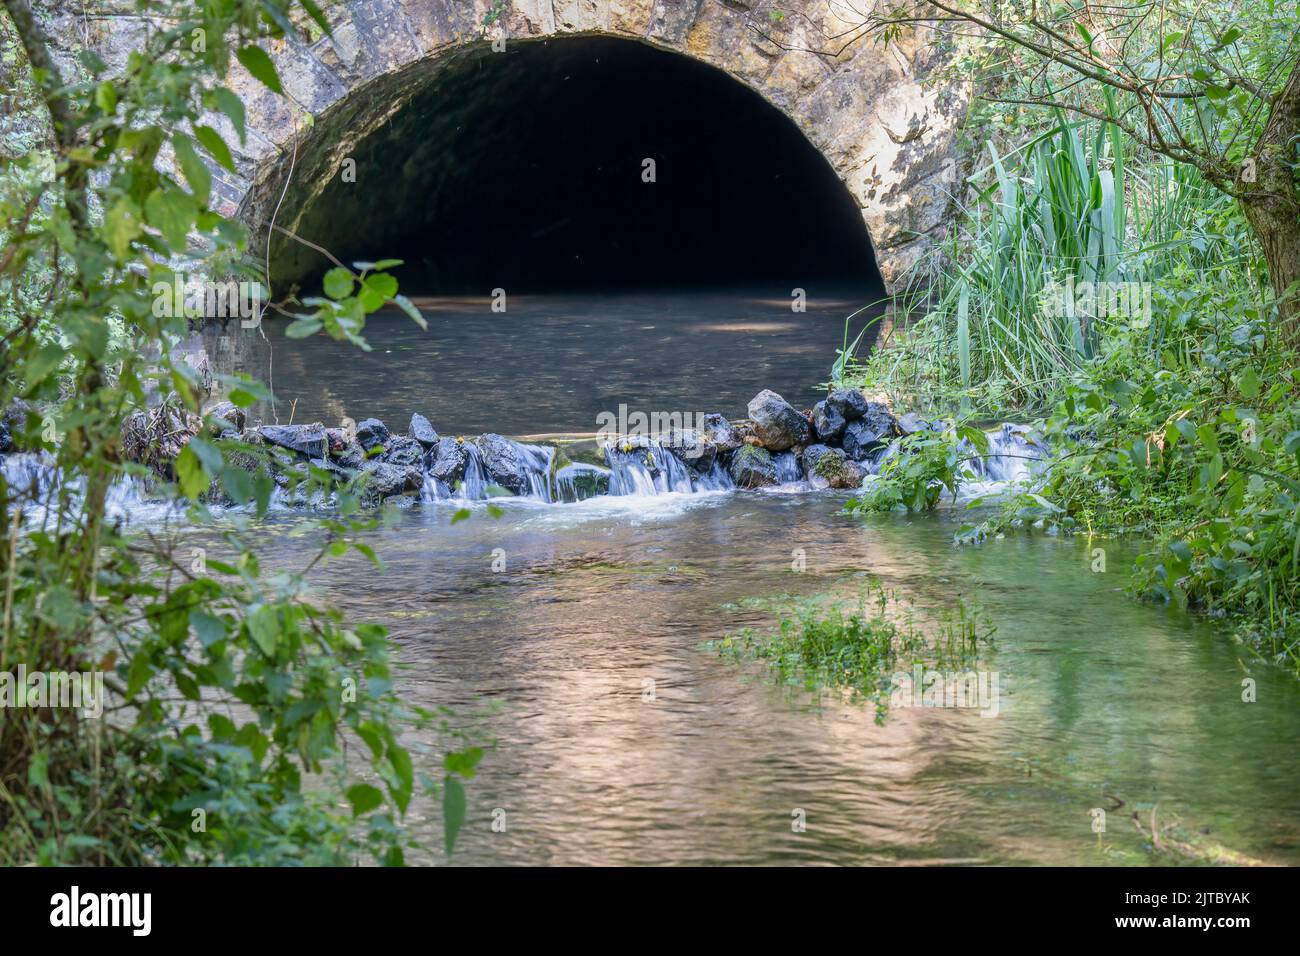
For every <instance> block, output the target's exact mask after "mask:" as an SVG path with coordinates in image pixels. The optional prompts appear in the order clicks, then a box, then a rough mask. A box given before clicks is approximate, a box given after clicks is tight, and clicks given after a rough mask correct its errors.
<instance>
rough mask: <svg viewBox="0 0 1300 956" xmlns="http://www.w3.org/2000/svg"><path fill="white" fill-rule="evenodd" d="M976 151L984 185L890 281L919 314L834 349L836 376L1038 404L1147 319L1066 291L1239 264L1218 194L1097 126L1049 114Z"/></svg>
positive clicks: (983, 405) (999, 402)
mask: <svg viewBox="0 0 1300 956" xmlns="http://www.w3.org/2000/svg"><path fill="white" fill-rule="evenodd" d="M988 149H989V152H990V155H991V157H992V161H991V163H990V165H989V167H987V168H986V169H984V170H980V171H977V172H976V173H975V174H973V176H972V179H973V180H974V181H975V182H983V181H985V180H986V179H987V180H988V184H987V185H986V186H983V187H981V188H980V189H979V190H978V193H977V197H978V198H977V201H976V202H975V203H974V205H973V206H972V208H971V209H969V210H968V212H967V215H966V217H965V218H964V219H963V221H962V223H961V226H960V231H959V232H958V233H957V234H956V235H954V237H953V238H952V239H950V240H949V241H948V242H947V243H945V244H943V245H942V246H940V247H939V248H937V249H936V250H935V252H934V253H933V254H931V255H930V256H929V257H927V258H925V259H923V260H922V261H921V262H920V263H918V265H917V267H916V268H915V269H914V270H913V272H912V273H911V274H910V275H909V277H908V278H907V279H905V280H904V283H903V284H904V286H905V291H904V292H903V294H902V296H903V299H902V301H903V302H904V303H905V304H907V309H906V311H909V312H912V311H915V310H917V309H918V308H919V307H922V306H924V310H923V314H922V315H921V317H920V318H918V319H917V321H916V322H915V323H914V324H912V325H911V326H910V327H909V328H908V329H907V330H906V332H905V333H904V335H905V338H904V341H903V342H902V345H901V347H900V348H896V349H885V350H881V351H878V352H876V353H875V354H873V355H872V356H871V357H870V358H869V360H868V361H867V362H866V363H864V364H854V363H852V362H848V363H845V362H844V359H843V357H841V359H840V366H841V369H837V371H841V370H842V371H841V374H839V375H838V376H837V378H839V379H842V380H843V381H845V382H846V383H848V384H854V385H861V386H864V387H866V388H868V389H870V390H884V391H886V392H887V393H889V394H890V395H891V396H892V397H893V398H894V399H895V401H896V402H898V403H902V404H917V405H921V406H924V407H928V408H940V409H945V410H947V409H953V410H957V409H975V410H978V411H980V412H982V413H984V414H986V415H989V416H993V415H998V414H1001V413H1003V412H1005V411H1007V410H1009V409H1023V408H1044V407H1048V406H1050V403H1051V401H1052V400H1053V397H1054V395H1055V393H1056V389H1057V388H1058V386H1059V383H1060V382H1061V381H1062V379H1063V378H1065V377H1068V376H1069V375H1071V374H1073V373H1074V372H1077V371H1078V370H1079V369H1081V368H1083V367H1084V365H1085V364H1087V363H1088V362H1090V361H1092V360H1093V359H1094V358H1095V357H1096V356H1097V354H1098V352H1099V351H1100V350H1101V349H1102V348H1103V344H1102V343H1103V341H1104V340H1105V339H1106V338H1107V337H1109V336H1111V335H1116V334H1122V333H1124V332H1125V331H1126V330H1128V329H1129V328H1131V327H1135V326H1136V327H1138V328H1142V327H1145V323H1146V322H1147V318H1146V317H1145V316H1143V315H1140V314H1139V315H1133V314H1129V313H1127V312H1126V313H1125V314H1120V315H1111V314H1106V313H1105V310H1103V309H1098V308H1094V307H1091V305H1090V303H1088V302H1087V301H1086V299H1087V297H1086V296H1082V295H1079V294H1077V290H1083V289H1095V288H1099V287H1100V284H1101V283H1117V282H1135V283H1148V282H1149V283H1152V284H1159V283H1162V282H1165V281H1168V280H1169V279H1170V277H1171V276H1173V275H1175V274H1178V273H1180V272H1189V271H1199V272H1204V271H1206V270H1211V269H1212V270H1215V271H1227V270H1236V271H1237V272H1238V273H1240V271H1241V270H1242V269H1243V268H1244V263H1247V262H1249V261H1250V257H1249V256H1248V255H1247V254H1246V253H1245V252H1244V251H1243V249H1244V248H1245V246H1246V239H1245V235H1244V230H1243V228H1242V226H1241V224H1240V222H1239V220H1234V219H1233V218H1232V216H1231V212H1230V210H1231V205H1230V202H1229V201H1228V200H1227V198H1226V197H1224V196H1222V195H1221V194H1219V193H1217V192H1215V191H1214V190H1212V189H1211V188H1210V187H1208V186H1207V185H1206V184H1205V183H1204V182H1203V181H1202V180H1201V179H1200V178H1199V177H1198V176H1197V175H1196V174H1195V172H1194V171H1193V170H1192V169H1191V168H1190V167H1186V166H1179V165H1177V164H1172V163H1164V162H1161V163H1151V164H1148V165H1145V166H1137V165H1135V164H1134V161H1133V159H1132V157H1130V156H1128V155H1127V154H1126V147H1125V144H1124V140H1123V138H1122V137H1120V136H1119V135H1117V130H1116V128H1115V127H1114V126H1112V125H1110V124H1108V123H1104V122H1100V121H1097V122H1079V123H1068V122H1066V120H1065V118H1064V117H1063V115H1061V114H1060V113H1058V114H1057V124H1056V125H1055V126H1054V127H1052V128H1051V129H1049V130H1048V131H1047V132H1045V133H1042V134H1039V135H1036V136H1033V137H1031V138H1029V139H1028V140H1027V141H1026V142H1025V143H1024V144H1023V145H1021V146H1019V147H1018V148H1016V149H1014V150H1013V151H1012V152H1010V153H1009V154H1007V155H1006V156H1003V155H1000V154H999V153H998V151H997V149H996V148H995V146H994V145H993V144H992V143H989V144H988ZM989 177H991V178H989ZM1240 281H1241V280H1240V278H1236V279H1234V282H1240ZM1080 306H1082V308H1081V307H1080ZM845 366H847V367H845Z"/></svg>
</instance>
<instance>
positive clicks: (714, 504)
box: [266, 492, 1300, 864]
mask: <svg viewBox="0 0 1300 956" xmlns="http://www.w3.org/2000/svg"><path fill="white" fill-rule="evenodd" d="M839 504H840V499H839V498H837V497H835V496H833V495H831V494H826V493H820V494H804V495H792V494H783V493H780V492H770V493H759V494H739V493H713V494H704V495H693V496H681V495H670V496H660V497H647V498H626V499H595V500H592V501H587V502H583V503H579V504H575V505H541V504H539V503H533V502H525V501H513V502H508V503H507V504H506V506H505V514H504V516H503V517H501V518H498V519H493V518H491V517H489V516H488V515H487V514H486V512H485V511H483V510H482V509H481V508H480V507H479V506H476V507H475V513H474V516H473V517H472V519H470V520H466V521H461V522H459V523H457V524H455V525H452V524H451V523H450V519H451V513H452V509H451V508H450V507H448V506H442V505H437V506H434V505H426V506H424V507H423V508H413V509H411V510H409V511H407V512H405V513H404V514H403V515H402V518H401V521H400V523H399V524H398V526H396V527H394V528H391V529H387V530H384V531H382V532H376V533H374V535H373V536H372V537H373V541H372V543H374V544H375V546H376V547H377V549H378V550H379V551H380V554H381V555H382V557H383V558H384V560H385V562H386V564H387V570H386V572H385V573H382V574H379V573H374V572H372V571H370V570H369V569H368V567H367V566H366V565H364V564H363V563H362V562H361V560H360V559H355V560H354V559H353V558H346V559H343V560H341V561H339V562H337V563H334V564H330V565H327V566H325V567H324V568H321V569H317V571H316V572H313V575H314V576H313V578H312V580H313V581H314V582H315V583H316V584H317V586H319V587H320V588H321V589H322V590H323V591H324V592H325V593H327V594H328V595H329V597H330V598H331V599H333V600H337V601H339V602H340V603H341V604H342V605H343V606H344V607H345V608H346V610H347V611H348V612H349V613H351V614H352V615H354V616H356V617H360V618H368V619H373V620H378V621H381V622H383V623H385V624H387V625H388V626H389V627H390V628H391V629H392V633H393V635H394V637H395V639H396V641H397V643H398V645H399V646H400V658H401V660H402V661H403V664H404V666H403V669H402V677H401V680H400V684H399V689H400V692H401V693H402V694H403V695H404V696H406V697H407V698H408V699H410V700H413V701H415V702H418V703H420V704H423V705H426V706H429V705H437V704H441V705H447V706H449V707H452V708H453V709H455V711H456V712H457V713H458V714H460V715H470V714H472V713H479V714H480V715H481V716H480V717H479V718H478V720H479V722H478V723H477V724H476V725H475V731H474V732H475V733H476V734H478V735H480V737H481V739H484V740H486V739H488V738H493V739H494V740H495V746H494V747H493V748H492V749H491V750H490V751H489V753H488V754H487V756H486V757H485V758H484V760H483V762H482V764H481V772H480V774H479V776H478V777H477V778H476V779H475V780H473V781H472V782H471V784H470V786H469V795H470V811H469V819H468V821H467V823H466V826H465V829H464V831H463V832H462V835H461V838H460V843H459V845H458V848H457V852H456V854H455V857H454V859H453V862H454V863H458V864H485V863H538V864H540V863H561V864H581V863H600V864H681V863H742V864H761V863H782V862H788V863H838V864H862V863H878V864H886V863H898V864H919V863H926V864H937V863H954V862H971V863H1062V864H1066V863H1068V864H1114V863H1139V864H1140V863H1146V862H1152V861H1154V862H1170V858H1168V857H1159V856H1152V855H1151V854H1150V853H1149V851H1148V849H1147V845H1148V844H1149V837H1144V836H1143V835H1142V834H1141V833H1139V832H1138V829H1137V828H1136V827H1135V825H1134V822H1133V819H1132V814H1133V813H1134V811H1135V810H1136V811H1138V812H1139V813H1140V815H1141V820H1142V823H1143V826H1144V828H1149V823H1150V820H1149V817H1150V813H1151V809H1152V807H1153V805H1157V804H1158V815H1159V820H1160V822H1161V823H1162V824H1163V823H1165V822H1173V821H1175V820H1176V821H1177V822H1178V823H1179V824H1180V827H1181V828H1182V830H1183V831H1184V832H1185V833H1186V834H1190V835H1191V836H1192V838H1194V839H1195V840H1196V841H1197V842H1198V844H1200V845H1203V846H1208V847H1214V846H1221V847H1225V848H1227V849H1230V850H1232V851H1235V852H1239V853H1244V854H1247V855H1248V856H1251V857H1254V858H1258V859H1262V860H1266V861H1271V862H1285V863H1296V862H1300V788H1297V786H1296V782H1297V771H1298V769H1300V768H1298V767H1297V760H1296V747H1295V741H1296V740H1297V739H1300V688H1297V686H1296V684H1295V683H1294V681H1293V680H1292V679H1291V678H1289V677H1288V676H1287V675H1286V674H1284V673H1282V672H1280V671H1277V670H1273V669H1270V668H1269V667H1266V666H1261V665H1260V664H1259V663H1258V662H1257V661H1255V660H1253V659H1252V658H1251V657H1250V656H1249V655H1248V654H1247V653H1246V652H1245V651H1244V650H1242V649H1240V648H1239V647H1236V646H1234V645H1233V644H1232V643H1231V642H1230V641H1229V640H1228V639H1227V637H1226V636H1225V634H1223V633H1222V632H1220V631H1217V630H1216V628H1215V627H1214V626H1213V625H1212V624H1210V623H1207V622H1205V621H1203V620H1195V619H1192V618H1189V617H1188V616H1186V615H1183V614H1180V613H1177V612H1173V611H1169V610H1166V609H1165V608H1162V607H1155V606H1151V605H1147V604H1143V603H1139V602H1136V601H1134V600H1132V599H1131V598H1129V597H1128V596H1126V595H1125V594H1124V593H1123V592H1122V588H1123V585H1124V583H1125V580H1126V577H1127V575H1126V568H1127V566H1128V561H1129V560H1130V559H1131V553H1130V552H1129V551H1128V549H1126V548H1125V547H1124V546H1122V545H1119V544H1117V543H1115V542H1101V543H1100V544H1102V545H1104V546H1105V548H1106V550H1107V566H1108V568H1109V570H1108V571H1107V572H1105V573H1094V572H1092V571H1091V570H1090V568H1091V564H1092V560H1093V558H1092V552H1091V550H1090V548H1092V547H1097V546H1098V545H1099V542H1097V541H1093V542H1091V544H1090V543H1089V542H1086V541H1084V540H1081V539H1080V540H1069V539H1065V540H1062V539H1056V538H1050V537H1043V536H1037V537H1031V536H1025V537H1011V538H1006V539H1003V540H996V541H990V542H988V543H987V544H985V545H983V546H982V547H979V548H957V547H955V546H954V545H953V544H952V543H951V536H952V532H953V530H954V528H955V527H956V522H957V521H958V520H959V519H958V516H957V515H956V514H953V513H947V514H940V515H937V516H929V517H924V518H908V517H898V516H883V517H878V518H876V519H873V520H870V521H865V522H864V521H862V520H858V519H850V518H846V517H843V516H841V515H839V514H837V511H838V508H839ZM295 524H296V519H294V518H292V517H287V516H286V517H280V518H277V519H275V520H274V521H273V522H272V527H271V530H272V531H273V533H272V534H268V535H267V536H266V537H267V547H268V548H269V549H271V551H272V553H273V555H274V559H275V560H276V561H278V562H284V563H286V564H295V563H299V562H301V561H303V560H305V555H306V553H307V547H308V543H309V537H310V536H305V537H304V538H302V539H299V538H296V537H294V535H293V534H292V533H291V532H292V530H293V528H294V527H295ZM796 548H802V549H804V553H805V555H806V562H807V570H806V572H805V573H796V572H794V571H793V570H792V568H791V561H792V551H793V550H794V549H796ZM495 549H501V550H500V551H495ZM494 552H495V555H494ZM494 556H496V557H498V558H502V557H503V558H504V560H505V569H504V570H503V571H500V572H493V571H492V569H491V568H492V562H493V558H494ZM867 575H878V576H879V577H880V578H881V579H882V580H883V581H884V583H885V584H886V586H888V587H889V588H892V589H894V590H895V591H896V592H897V593H898V595H899V596H900V597H902V598H906V599H908V600H911V601H913V602H915V604H916V605H917V607H918V609H919V612H920V613H922V614H924V613H926V612H927V611H936V610H938V609H942V608H945V607H950V606H951V605H952V603H953V602H954V600H955V598H956V596H957V595H959V594H960V595H962V596H964V598H965V599H966V600H968V601H969V600H974V601H977V602H978V603H979V604H980V605H981V606H982V607H983V608H984V609H985V611H986V613H987V614H988V616H989V617H990V618H991V619H992V621H993V622H994V623H996V625H997V626H998V632H997V635H996V646H995V649H994V650H993V651H992V652H991V653H989V654H988V655H986V659H985V660H984V662H983V664H982V665H981V666H982V667H984V668H986V669H991V670H995V671H996V672H997V673H998V674H999V679H1000V691H1001V711H1000V713H999V715H998V716H997V717H994V718H984V717H981V716H979V714H978V712H977V711H974V710H966V711H958V710H935V709H927V710H895V711H894V712H893V713H892V714H891V715H890V717H889V719H888V721H887V722H886V723H885V725H884V726H878V725H877V724H876V723H875V721H874V713H873V711H872V710H871V708H869V707H864V706H861V705H856V704H850V703H846V702H844V701H841V700H837V699H826V698H823V699H821V700H818V699H816V698H815V697H814V696H812V695H810V694H809V693H807V692H805V691H803V690H801V689H796V688H789V687H783V686H778V685H776V684H774V683H773V682H772V681H771V680H770V679H769V677H768V676H767V673H766V671H765V670H764V669H763V668H762V666H761V665H757V664H735V663H732V662H730V661H728V660H726V659H723V658H721V657H719V656H718V655H717V654H716V653H715V652H713V651H711V650H708V649H706V648H704V647H702V645H703V644H704V642H706V641H708V640H710V639H714V638H718V637H720V636H722V635H724V634H725V633H726V632H728V631H730V630H733V629H735V628H738V627H741V626H745V625H762V624H763V623H765V621H766V618H765V617H764V614H763V613H762V612H760V611H757V610H752V609H727V608H726V607H725V606H726V605H728V604H729V603H731V602H734V601H738V600H741V599H744V598H748V597H756V596H758V597H766V596H771V595H773V594H776V593H782V592H785V593H790V594H815V593H822V592H833V593H837V594H842V595H844V596H845V597H847V598H852V597H853V595H854V594H855V593H856V592H857V590H858V589H859V588H860V587H861V584H862V582H863V580H864V578H865V576H867ZM1246 676H1250V677H1253V678H1254V679H1255V680H1256V681H1257V682H1258V702H1257V703H1253V704H1248V703H1243V702H1242V700H1241V692H1242V686H1241V682H1242V679H1243V677H1246ZM648 681H653V688H654V699H653V700H646V699H643V698H644V696H645V694H644V691H645V690H646V688H647V687H648V686H650V685H648V684H647V682H648ZM487 702H492V703H493V705H494V707H493V708H489V709H487V711H486V712H485V711H484V705H485V704H486V703H487ZM469 720H470V718H469V717H468V716H465V718H464V720H462V721H461V722H462V723H467V722H469ZM417 743H418V742H417ZM1093 808H1103V809H1105V810H1106V811H1107V817H1106V826H1107V828H1106V832H1105V833H1104V834H1102V835H1101V837H1100V840H1099V837H1098V835H1097V834H1095V833H1094V832H1093V831H1092V817H1091V816H1090V810H1092V809H1093ZM494 809H500V810H503V811H504V812H505V820H506V832H504V833H494V832H493V831H492V829H491V823H492V819H493V810H494ZM796 810H802V811H803V812H804V813H805V814H806V821H807V829H806V832H803V833H795V832H793V831H792V827H791V822H792V813H793V812H794V811H796ZM415 825H416V828H417V830H418V831H419V832H420V833H421V834H422V838H423V840H424V841H425V842H426V846H427V850H426V853H425V854H424V858H425V859H426V860H427V861H439V860H441V859H442V851H441V848H440V847H441V822H440V815H439V812H438V811H437V810H436V809H435V808H433V807H430V806H423V805H421V806H418V807H417V808H416V809H415Z"/></svg>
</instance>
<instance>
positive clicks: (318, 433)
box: [258, 424, 329, 458]
mask: <svg viewBox="0 0 1300 956" xmlns="http://www.w3.org/2000/svg"><path fill="white" fill-rule="evenodd" d="M258 434H260V435H261V436H262V438H263V439H265V440H266V441H267V442H269V443H270V444H272V445H278V446H279V447H281V448H287V449H289V450H290V451H295V452H297V453H298V454H300V455H306V456H307V457H308V458H324V457H325V455H326V454H327V452H328V451H329V438H328V437H327V436H326V434H325V429H324V428H323V427H322V426H320V425H319V424H317V425H263V426H262V427H261V428H259V429H258Z"/></svg>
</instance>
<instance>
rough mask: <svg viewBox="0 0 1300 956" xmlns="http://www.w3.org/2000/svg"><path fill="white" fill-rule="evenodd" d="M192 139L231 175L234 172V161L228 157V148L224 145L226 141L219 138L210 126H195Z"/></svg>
mask: <svg viewBox="0 0 1300 956" xmlns="http://www.w3.org/2000/svg"><path fill="white" fill-rule="evenodd" d="M194 138H195V139H197V140H198V141H199V144H200V145H201V146H202V147H203V148H204V149H206V150H207V151H208V152H209V153H211V154H212V158H213V159H215V160H216V161H217V162H218V163H220V164H221V165H222V166H224V167H226V169H228V170H230V171H231V172H232V173H233V172H234V171H235V160H234V158H233V157H232V156H231V155H230V147H228V146H227V145H226V141H225V140H224V139H222V138H221V134H220V133H218V132H217V131H216V130H215V129H213V128H212V127H211V126H196V127H194Z"/></svg>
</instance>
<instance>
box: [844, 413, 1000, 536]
mask: <svg viewBox="0 0 1300 956" xmlns="http://www.w3.org/2000/svg"><path fill="white" fill-rule="evenodd" d="M988 452H989V442H988V436H987V435H985V434H984V432H982V431H981V430H980V429H978V428H976V427H974V426H972V425H957V424H953V423H945V424H944V425H943V428H942V430H939V431H933V430H930V429H928V428H927V429H922V430H921V431H919V432H914V433H913V434H911V435H905V436H903V438H901V439H899V443H898V451H897V453H895V454H892V455H890V456H889V457H888V458H886V459H885V460H884V462H882V463H881V466H880V473H879V474H878V475H876V476H874V477H872V478H868V479H867V483H866V485H865V486H864V493H863V494H862V496H861V497H856V498H850V499H849V500H848V501H847V502H845V505H844V509H845V511H847V512H849V513H850V514H860V513H864V512H871V511H896V510H902V511H912V512H919V511H931V510H933V509H934V508H935V507H936V506H937V505H938V504H939V501H940V499H941V497H942V496H943V492H944V491H945V490H946V491H947V492H948V493H949V494H950V495H952V496H953V497H954V498H955V497H956V495H957V490H958V487H959V486H960V484H961V481H962V479H963V478H966V477H969V476H971V475H973V471H972V469H971V468H970V463H971V462H972V461H973V460H974V459H975V458H976V457H979V456H984V455H987V454H988Z"/></svg>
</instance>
